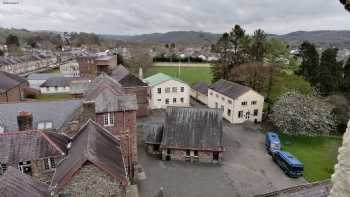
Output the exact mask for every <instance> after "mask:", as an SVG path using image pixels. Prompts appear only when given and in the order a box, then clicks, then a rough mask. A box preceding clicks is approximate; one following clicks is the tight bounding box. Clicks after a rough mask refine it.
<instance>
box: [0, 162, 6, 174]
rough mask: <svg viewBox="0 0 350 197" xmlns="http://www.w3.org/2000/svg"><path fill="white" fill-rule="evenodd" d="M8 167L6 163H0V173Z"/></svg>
mask: <svg viewBox="0 0 350 197" xmlns="http://www.w3.org/2000/svg"><path fill="white" fill-rule="evenodd" d="M6 169H7V166H6V164H1V165H0V175H3V174H4V173H5V171H6Z"/></svg>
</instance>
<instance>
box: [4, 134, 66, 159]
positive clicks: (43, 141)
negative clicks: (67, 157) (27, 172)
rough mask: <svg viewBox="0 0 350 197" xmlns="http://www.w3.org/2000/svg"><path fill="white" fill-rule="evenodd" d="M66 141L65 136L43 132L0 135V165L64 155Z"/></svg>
mask: <svg viewBox="0 0 350 197" xmlns="http://www.w3.org/2000/svg"><path fill="white" fill-rule="evenodd" d="M68 140H69V139H67V137H65V136H61V135H59V134H56V135H52V134H51V132H44V131H18V132H12V133H5V134H0V150H1V151H0V163H5V164H7V163H12V164H13V163H18V162H22V161H31V160H38V159H42V158H46V157H55V156H59V155H62V154H65V153H66V151H67V150H66V148H65V147H66V144H65V143H67V142H68ZM56 143H57V144H56Z"/></svg>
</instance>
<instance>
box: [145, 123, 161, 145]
mask: <svg viewBox="0 0 350 197" xmlns="http://www.w3.org/2000/svg"><path fill="white" fill-rule="evenodd" d="M144 130H145V131H147V133H148V135H147V137H146V141H145V143H146V144H161V143H162V137H163V124H161V123H154V124H148V125H146V126H145V128H144Z"/></svg>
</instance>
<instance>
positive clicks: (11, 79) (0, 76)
mask: <svg viewBox="0 0 350 197" xmlns="http://www.w3.org/2000/svg"><path fill="white" fill-rule="evenodd" d="M22 83H27V80H25V79H24V78H22V77H19V76H17V75H14V74H11V73H7V72H2V71H0V93H2V92H7V91H8V90H9V89H11V88H14V87H16V86H18V85H20V84H22Z"/></svg>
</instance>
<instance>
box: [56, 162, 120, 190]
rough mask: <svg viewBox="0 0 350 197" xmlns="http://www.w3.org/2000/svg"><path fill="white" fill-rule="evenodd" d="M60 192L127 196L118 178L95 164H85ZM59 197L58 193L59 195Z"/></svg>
mask: <svg viewBox="0 0 350 197" xmlns="http://www.w3.org/2000/svg"><path fill="white" fill-rule="evenodd" d="M59 194H66V195H67V196H68V195H70V196H72V197H73V196H85V197H102V196H104V197H107V196H108V197H112V196H113V197H125V188H124V187H123V186H121V184H120V182H119V181H118V180H115V179H114V178H113V177H112V176H110V175H109V174H107V173H105V172H104V171H102V170H100V169H99V168H98V167H96V166H95V165H93V164H87V165H84V166H83V168H81V169H80V170H79V171H78V172H77V173H75V175H74V176H73V177H72V179H71V180H70V181H69V182H68V183H67V184H66V185H65V186H64V187H63V189H62V190H61V191H59ZM57 197H58V195H57Z"/></svg>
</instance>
